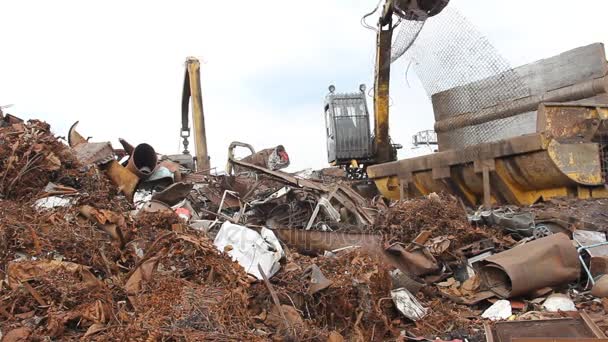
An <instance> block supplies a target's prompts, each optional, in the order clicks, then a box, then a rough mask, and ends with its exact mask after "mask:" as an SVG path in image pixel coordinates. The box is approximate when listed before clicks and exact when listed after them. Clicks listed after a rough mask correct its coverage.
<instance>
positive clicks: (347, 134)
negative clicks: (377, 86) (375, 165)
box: [324, 84, 374, 166]
mask: <svg viewBox="0 0 608 342" xmlns="http://www.w3.org/2000/svg"><path fill="white" fill-rule="evenodd" d="M335 91H336V87H334V86H333V85H332V86H329V94H327V96H326V97H325V114H324V115H325V129H326V134H327V160H328V162H329V163H330V164H332V165H337V166H348V165H351V164H352V163H353V161H356V163H358V164H369V163H371V162H373V159H374V146H373V138H372V136H371V129H370V120H369V110H368V108H367V99H366V96H365V85H364V84H362V85H361V86H359V92H354V93H336V92H335Z"/></svg>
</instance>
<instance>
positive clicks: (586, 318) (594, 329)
mask: <svg viewBox="0 0 608 342" xmlns="http://www.w3.org/2000/svg"><path fill="white" fill-rule="evenodd" d="M580 315H581V318H582V319H583V321H584V322H585V324H587V327H589V329H590V330H591V332H593V334H594V335H595V337H597V338H606V335H605V334H604V332H603V331H602V329H600V327H598V326H597V324H595V322H593V320H592V319H591V317H589V314H588V313H587V312H586V311H585V310H581V312H580Z"/></svg>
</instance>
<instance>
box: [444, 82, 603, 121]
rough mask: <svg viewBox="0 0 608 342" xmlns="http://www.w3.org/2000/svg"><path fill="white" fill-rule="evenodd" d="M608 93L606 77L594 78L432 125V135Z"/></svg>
mask: <svg viewBox="0 0 608 342" xmlns="http://www.w3.org/2000/svg"><path fill="white" fill-rule="evenodd" d="M602 93H608V76H603V77H600V78H594V79H591V80H587V81H583V82H580V83H576V84H573V85H570V86H566V87H562V88H559V89H554V90H550V91H547V92H545V93H543V94H541V95H533V96H527V97H523V98H520V99H516V100H513V101H509V102H503V103H500V104H497V105H496V106H493V107H489V108H484V109H481V110H479V111H476V112H469V113H464V114H459V115H456V116H453V117H450V118H447V119H443V120H440V121H437V122H436V123H435V132H437V133H440V132H449V131H452V130H455V129H458V128H462V127H467V126H474V125H479V124H482V123H485V122H489V121H494V120H499V119H504V118H508V117H511V116H515V115H518V114H522V113H526V112H530V111H535V110H536V109H537V108H538V106H539V105H540V104H541V103H543V102H567V101H576V100H582V99H586V98H589V97H593V96H596V95H599V94H602Z"/></svg>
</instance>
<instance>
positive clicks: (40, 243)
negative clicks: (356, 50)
mask: <svg viewBox="0 0 608 342" xmlns="http://www.w3.org/2000/svg"><path fill="white" fill-rule="evenodd" d="M6 118H7V117H6V116H5V117H4V118H3V119H2V121H1V122H2V125H1V127H0V160H1V163H2V164H1V165H0V166H1V167H0V272H1V274H2V280H1V282H0V300H1V302H0V336H2V337H1V338H2V341H19V340H48V339H55V340H59V339H82V338H85V339H93V340H119V339H130V340H168V339H173V340H208V339H213V340H222V341H226V340H284V339H290V340H318V341H344V340H353V341H381V340H410V339H412V340H426V339H428V340H434V339H436V338H439V339H442V340H464V339H467V340H469V341H481V340H483V339H484V338H486V336H487V338H494V339H496V340H507V339H509V338H510V336H514V337H515V336H516V337H553V336H555V334H557V332H559V331H566V332H564V334H566V335H564V336H566V337H577V338H580V337H590V338H599V337H602V338H603V337H604V336H603V334H605V333H606V330H607V329H608V321H607V320H606V318H605V317H606V312H607V310H608V298H607V297H608V294H607V293H606V282H607V280H606V279H607V276H606V275H605V274H606V273H608V266H607V265H608V262H607V259H606V258H607V257H606V254H605V248H608V247H606V246H605V245H606V243H605V240H606V236H605V235H602V234H604V232H603V231H602V230H601V229H600V230H597V231H588V229H589V228H588V227H584V228H585V229H587V230H584V229H579V230H576V231H573V230H574V229H571V230H564V232H565V233H566V234H564V233H554V234H544V235H542V236H535V235H534V234H527V235H526V234H521V232H517V234H515V233H514V232H513V231H512V230H509V229H503V227H502V226H503V225H505V226H506V225H507V224H506V223H505V222H507V220H505V219H503V220H502V221H500V220H499V221H498V223H496V222H494V221H492V222H490V221H487V222H486V221H483V220H473V221H472V222H470V220H469V217H470V218H471V219H472V218H473V217H474V216H475V215H469V217H467V212H466V210H465V208H464V207H463V206H462V203H461V202H460V201H459V200H457V199H456V198H454V197H451V196H449V195H441V194H440V195H437V194H431V195H429V196H427V197H423V198H418V199H412V200H407V201H397V202H386V201H384V200H380V199H375V200H373V201H368V200H366V199H364V198H363V197H361V196H360V195H358V194H357V193H356V192H355V191H354V190H352V188H351V187H350V186H347V185H345V184H343V183H339V182H338V183H323V182H318V181H314V180H310V179H305V178H302V177H298V176H296V175H293V174H289V173H286V172H283V171H281V170H280V168H281V165H285V164H286V162H287V161H288V160H289V157H288V156H287V154H286V153H285V150H284V148H273V149H269V150H266V151H265V152H263V155H262V156H261V157H259V156H255V155H254V156H252V157H251V158H246V159H240V160H238V159H236V158H234V157H231V158H230V160H229V163H230V164H231V165H232V170H233V172H232V173H229V174H223V175H212V174H208V173H204V172H201V173H193V172H192V171H191V170H189V169H188V168H184V167H182V166H181V165H179V164H178V163H176V162H174V161H171V160H169V159H168V158H166V157H165V156H159V155H157V154H156V152H155V151H154V149H153V148H152V147H151V146H150V145H147V144H140V145H137V146H134V147H133V146H132V145H130V144H128V143H127V142H126V141H124V140H121V143H122V147H123V149H122V150H115V149H113V148H112V146H111V145H110V144H109V143H96V142H89V141H88V140H90V139H85V138H84V137H83V136H81V135H80V134H78V133H77V132H76V131H75V129H74V127H72V129H71V130H70V134H69V139H68V142H69V146H68V145H66V144H64V143H63V142H61V141H60V139H58V138H57V137H55V136H54V135H53V134H52V133H51V131H50V127H49V126H48V125H47V124H45V123H43V122H40V121H35V120H32V121H29V122H23V121H21V120H18V119H16V118H14V117H10V118H9V119H6ZM270 160H274V162H273V163H268V161H270ZM277 161H278V162H277ZM273 165H274V166H273ZM484 217H485V216H484ZM581 228H582V227H581ZM604 228H605V227H604ZM548 270H550V272H548ZM507 314H508V315H507ZM501 319H502V320H505V321H506V322H498V323H495V322H493V320H501ZM530 320H535V322H538V323H539V324H546V325H547V327H548V328H546V329H540V330H539V329H537V328H536V325H530V323H529V322H530ZM490 322H492V324H494V325H490V324H489V323H490ZM535 329H536V330H535ZM560 329H561V330H560ZM515 333H517V334H518V335H513V334H515Z"/></svg>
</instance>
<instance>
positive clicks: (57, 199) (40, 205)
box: [34, 196, 72, 210]
mask: <svg viewBox="0 0 608 342" xmlns="http://www.w3.org/2000/svg"><path fill="white" fill-rule="evenodd" d="M71 204H72V199H71V198H69V197H63V196H49V197H45V198H41V199H39V200H37V201H36V202H34V208H36V209H37V210H44V209H53V208H58V207H67V206H69V205H71Z"/></svg>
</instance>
